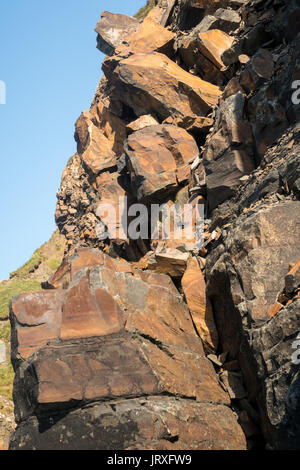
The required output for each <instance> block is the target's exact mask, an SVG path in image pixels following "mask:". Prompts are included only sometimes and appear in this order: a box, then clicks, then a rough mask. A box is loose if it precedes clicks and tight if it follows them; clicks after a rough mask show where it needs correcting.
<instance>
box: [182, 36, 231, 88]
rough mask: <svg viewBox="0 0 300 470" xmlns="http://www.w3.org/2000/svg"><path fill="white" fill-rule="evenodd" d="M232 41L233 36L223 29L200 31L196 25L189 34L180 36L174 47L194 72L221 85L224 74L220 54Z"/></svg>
mask: <svg viewBox="0 0 300 470" xmlns="http://www.w3.org/2000/svg"><path fill="white" fill-rule="evenodd" d="M232 42H233V38H232V37H230V36H229V35H228V34H226V33H224V32H223V31H220V30H218V29H211V30H210V31H207V32H202V31H199V29H198V27H197V28H195V30H193V31H192V33H191V34H190V35H189V36H183V37H182V38H180V39H179V40H178V41H177V44H176V47H177V50H178V51H179V54H180V56H181V58H182V60H183V62H184V64H185V65H187V66H188V67H189V68H190V69H192V70H193V71H194V73H196V74H197V75H199V76H200V77H201V78H203V79H204V80H207V81H209V82H211V83H214V84H216V85H223V83H224V82H225V80H226V75H224V73H223V72H222V71H221V69H222V68H223V67H224V63H223V62H222V59H221V56H222V54H223V53H224V51H225V50H227V49H228V48H230V47H231V45H232Z"/></svg>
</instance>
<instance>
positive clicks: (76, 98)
mask: <svg viewBox="0 0 300 470" xmlns="http://www.w3.org/2000/svg"><path fill="white" fill-rule="evenodd" d="M145 3H146V0H130V2H124V1H121V0H109V1H108V0H102V1H101V0H86V1H82V0H10V1H8V0H5V1H1V2H0V18H1V26H0V81H4V82H5V83H6V88H7V96H6V104H5V105H2V104H0V142H1V147H0V158H1V168H0V200H1V209H2V211H1V230H0V280H2V279H6V278H8V276H9V273H10V272H11V271H13V270H15V269H17V268H18V267H20V266H21V265H22V264H23V263H24V262H25V261H27V260H28V259H29V257H30V256H31V255H32V253H33V252H34V251H35V249H36V248H38V247H39V246H40V245H41V244H42V243H44V242H45V241H47V240H48V239H49V238H50V236H51V234H52V232H53V231H54V230H55V223H54V211H55V204H56V191H57V189H58V187H59V184H60V178H61V173H62V171H63V169H64V167H65V165H66V162H67V161H68V159H69V157H70V156H71V155H73V154H74V152H75V151H76V146H75V142H74V139H73V135H74V123H75V121H76V119H77V117H78V116H79V115H80V113H81V111H82V110H84V109H88V108H89V106H90V102H91V100H92V97H93V94H94V92H95V90H96V86H97V84H98V80H99V79H100V76H101V61H102V60H103V55H102V54H101V53H100V52H99V51H98V50H97V49H96V33H95V32H94V27H95V25H96V23H97V21H98V19H99V17H100V14H101V12H102V11H103V10H109V11H112V12H114V13H126V14H129V15H133V14H134V13H135V12H136V11H137V10H138V9H139V8H140V7H141V6H143V5H144V4H145Z"/></svg>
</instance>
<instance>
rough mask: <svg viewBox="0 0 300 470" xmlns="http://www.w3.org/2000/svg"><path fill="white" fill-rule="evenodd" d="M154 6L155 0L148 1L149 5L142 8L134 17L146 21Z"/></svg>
mask: <svg viewBox="0 0 300 470" xmlns="http://www.w3.org/2000/svg"><path fill="white" fill-rule="evenodd" d="M154 6H155V2H154V0H148V1H147V4H146V5H145V6H144V7H142V8H140V9H139V11H138V12H137V13H136V14H135V15H134V17H135V18H136V19H137V20H144V19H145V18H146V16H147V15H148V13H149V12H150V11H151V10H152V8H153V7H154Z"/></svg>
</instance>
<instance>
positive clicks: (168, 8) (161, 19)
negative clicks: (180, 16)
mask: <svg viewBox="0 0 300 470" xmlns="http://www.w3.org/2000/svg"><path fill="white" fill-rule="evenodd" d="M175 3H176V0H160V1H159V2H158V4H157V5H156V6H155V7H154V8H152V9H151V10H150V12H149V13H148V15H147V17H146V19H152V20H155V21H157V22H158V23H159V24H161V25H162V26H166V25H167V23H168V20H169V17H170V14H171V12H172V10H173V8H174V6H175Z"/></svg>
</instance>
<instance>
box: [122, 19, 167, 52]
mask: <svg viewBox="0 0 300 470" xmlns="http://www.w3.org/2000/svg"><path fill="white" fill-rule="evenodd" d="M174 39H175V34H174V33H172V32H171V31H169V30H168V29H166V28H163V27H162V26H161V25H160V24H159V23H158V22H157V21H155V20H153V19H151V18H146V19H145V20H144V21H143V22H142V23H141V24H140V25H139V26H138V28H137V30H136V31H134V32H133V33H132V34H130V35H129V36H128V37H126V41H125V42H123V43H122V44H120V46H118V47H117V48H116V52H115V53H116V55H119V56H122V57H128V56H130V55H132V54H138V53H144V54H146V53H148V52H153V51H156V52H161V53H163V54H166V55H168V56H172V55H174V52H173V44H174Z"/></svg>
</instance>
